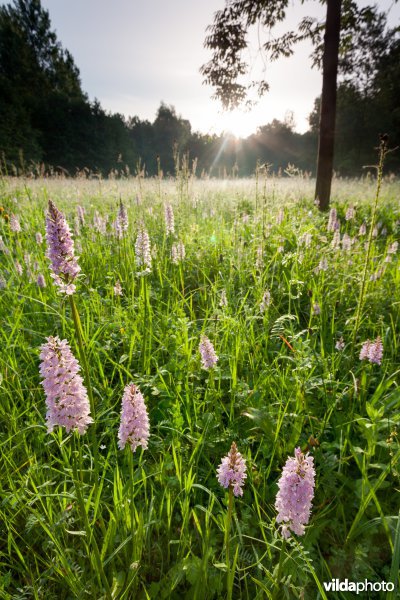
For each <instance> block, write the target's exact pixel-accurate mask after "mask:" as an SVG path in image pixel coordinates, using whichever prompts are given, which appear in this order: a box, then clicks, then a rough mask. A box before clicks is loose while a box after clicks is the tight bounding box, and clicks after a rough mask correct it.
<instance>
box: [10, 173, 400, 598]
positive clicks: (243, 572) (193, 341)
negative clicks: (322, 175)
mask: <svg viewBox="0 0 400 600" xmlns="http://www.w3.org/2000/svg"><path fill="white" fill-rule="evenodd" d="M376 187H377V182H376V179H375V178H374V177H370V178H368V177H365V178H363V179H360V180H358V181H356V180H353V181H344V180H340V179H336V180H334V183H333V195H332V205H331V206H332V209H333V210H331V212H330V213H321V212H319V211H318V210H317V208H316V207H315V205H314V202H313V181H311V180H309V179H307V178H302V177H283V178H278V177H272V176H271V177H270V176H267V175H266V174H259V175H258V177H257V178H254V179H249V180H225V181H214V180H208V181H207V180H204V181H201V180H197V179H195V178H194V177H192V176H191V174H190V173H187V172H184V171H182V172H180V173H178V175H177V176H176V178H175V179H169V180H163V179H161V177H160V178H155V179H145V178H133V177H131V178H127V179H115V180H89V179H84V178H82V179H63V178H59V179H57V178H53V179H51V178H49V179H44V178H42V179H35V180H31V179H25V180H23V179H17V178H9V177H6V178H3V179H1V181H0V197H1V200H0V205H1V207H2V209H1V215H0V235H1V242H0V265H1V272H0V314H1V331H0V336H1V346H0V348H1V354H0V398H1V401H0V411H1V425H0V447H1V456H0V461H1V462H0V465H1V479H0V597H1V598H4V599H13V600H22V599H28V598H29V599H30V598H34V599H41V598H46V600H53V599H54V600H60V599H73V598H79V599H85V598H91V599H96V600H99V599H101V598H108V599H109V598H115V599H119V600H129V599H136V598H137V599H140V600H142V599H143V600H145V599H163V598H165V599H167V598H172V599H175V598H188V599H197V600H207V599H210V600H211V599H219V598H234V599H245V600H255V599H262V598H269V599H274V600H281V599H285V598H287V599H290V598H298V599H303V598H304V599H307V600H308V599H312V600H313V599H317V598H338V599H340V598H343V599H344V598H349V594H348V593H345V592H341V591H339V590H336V591H330V592H328V591H326V589H325V586H324V585H323V584H324V582H329V581H331V580H332V579H334V578H337V579H339V580H340V581H344V580H345V578H348V579H349V580H350V581H364V580H368V581H369V582H373V583H374V582H375V583H380V582H391V583H392V586H391V587H392V589H391V590H389V591H388V592H387V594H386V593H384V594H383V593H382V592H379V591H377V590H378V588H375V590H376V591H367V592H365V593H364V594H360V597H364V598H380V597H386V598H389V599H391V600H394V599H395V598H396V597H398V595H397V594H398V585H399V561H400V524H399V457H400V444H399V407H400V391H399V372H400V361H399V347H398V346H399V330H400V314H399V303H400V270H399V252H398V241H399V238H400V204H399V197H400V185H399V183H398V181H396V180H395V179H393V178H386V179H385V178H384V179H383V181H382V187H381V189H380V192H379V197H377V194H376ZM49 199H51V200H52V201H53V202H54V205H55V206H56V207H57V208H58V209H59V210H60V211H61V212H62V213H63V215H64V216H65V219H66V221H67V222H68V223H69V226H70V228H71V230H72V232H73V239H74V244H75V255H76V256H77V257H78V258H77V261H78V263H79V266H80V268H81V272H80V273H79V275H78V276H77V277H76V278H75V279H74V285H75V286H76V291H75V293H74V294H72V295H66V294H65V293H60V291H59V288H58V287H57V285H55V282H54V280H53V279H52V277H51V270H50V267H51V263H50V261H49V259H48V258H47V257H46V246H47V243H46V234H45V233H46V232H45V226H46V213H47V211H48V201H49ZM122 207H123V208H122ZM121 211H122V217H123V218H122V219H121ZM171 215H172V216H171ZM143 231H146V233H147V235H148V238H147V239H148V242H149V250H150V258H149V257H148V255H147V258H146V259H145V260H144V259H143V260H142V261H141V260H140V247H139V246H140V245H139V244H138V235H139V234H140V233H141V234H143ZM38 234H39V235H38ZM142 258H143V257H142ZM146 261H147V262H146ZM150 261H151V264H150ZM71 299H73V300H71ZM49 336H54V337H56V336H58V337H59V338H60V340H68V343H69V345H70V347H71V350H72V353H73V354H74V356H75V357H76V358H77V360H79V361H80V364H81V367H82V370H81V375H82V377H83V381H84V385H85V386H86V387H89V386H90V389H89V396H90V402H91V417H92V418H93V423H92V424H90V425H89V426H88V428H87V431H86V432H85V433H84V434H83V435H79V433H78V432H76V431H74V430H72V431H70V432H69V433H67V432H66V430H65V428H62V427H58V426H56V427H54V430H53V431H52V432H50V433H49V432H48V427H47V424H46V396H45V392H44V389H43V386H42V385H41V382H42V381H43V377H41V375H40V371H39V368H40V363H41V359H40V352H41V347H42V346H43V344H45V343H46V339H47V338H48V337H49ZM204 336H206V337H207V338H208V340H209V341H210V342H211V344H212V345H213V348H214V350H215V354H216V356H217V357H218V360H217V362H214V364H212V365H211V366H208V367H207V366H205V365H204V361H203V360H202V355H201V353H200V351H199V346H200V344H201V342H202V339H203V340H204ZM368 341H369V344H367V345H366V343H367V342H368ZM380 343H382V347H381V349H380V351H379V348H378V346H379V344H380ZM376 344H377V346H376ZM372 347H374V348H375V350H376V353H375V355H372V354H371V348H372ZM360 354H361V358H360ZM131 382H132V383H134V384H135V386H137V388H138V389H140V392H141V394H142V395H143V398H144V402H145V405H146V407H147V410H148V416H149V423H150V435H149V438H148V446H147V448H143V446H138V447H137V448H136V450H135V452H132V450H131V448H130V447H129V445H126V446H125V448H124V449H123V450H122V449H120V447H119V445H118V432H119V427H120V416H121V401H122V396H123V394H124V390H125V388H126V386H127V385H128V384H130V383H131ZM232 442H235V443H236V445H237V448H238V451H239V452H240V453H241V455H242V457H243V459H244V460H245V462H246V468H247V471H246V474H247V478H246V479H245V480H244V482H243V489H242V491H243V495H242V496H240V495H236V494H235V495H234V496H233V493H232V487H229V488H225V487H223V486H222V485H220V483H219V481H218V478H217V468H218V466H219V465H220V463H221V460H222V458H223V457H224V456H226V455H227V453H228V451H229V449H230V448H231V444H232ZM296 448H300V449H301V451H302V453H303V454H304V456H306V455H307V453H309V456H310V457H311V456H312V457H313V459H314V466H315V494H314V497H313V500H312V509H311V516H310V520H309V522H308V523H306V526H305V533H304V535H296V534H295V533H292V535H290V537H288V538H287V539H286V538H285V537H284V536H283V535H282V527H281V526H282V523H279V522H277V520H276V518H277V510H276V508H275V502H276V496H277V492H278V482H279V480H280V477H281V475H282V469H283V467H284V465H285V463H286V461H287V459H288V457H291V456H294V452H295V449H296ZM382 594H383V595H382ZM351 597H354V596H351Z"/></svg>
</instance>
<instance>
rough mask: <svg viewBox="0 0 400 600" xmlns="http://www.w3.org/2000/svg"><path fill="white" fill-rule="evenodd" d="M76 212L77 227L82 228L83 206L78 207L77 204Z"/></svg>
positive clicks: (83, 218) (83, 219) (83, 221)
mask: <svg viewBox="0 0 400 600" xmlns="http://www.w3.org/2000/svg"><path fill="white" fill-rule="evenodd" d="M76 212H77V217H78V221H79V225H82V226H83V225H84V224H85V209H84V208H83V206H80V205H79V204H78V206H77V207H76Z"/></svg>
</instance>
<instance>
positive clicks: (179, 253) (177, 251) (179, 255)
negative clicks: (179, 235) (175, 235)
mask: <svg viewBox="0 0 400 600" xmlns="http://www.w3.org/2000/svg"><path fill="white" fill-rule="evenodd" d="M185 256H186V252H185V245H184V243H183V242H182V241H181V240H179V242H178V243H177V244H172V248H171V260H172V262H173V263H174V265H177V264H178V263H180V262H182V261H184V260H185Z"/></svg>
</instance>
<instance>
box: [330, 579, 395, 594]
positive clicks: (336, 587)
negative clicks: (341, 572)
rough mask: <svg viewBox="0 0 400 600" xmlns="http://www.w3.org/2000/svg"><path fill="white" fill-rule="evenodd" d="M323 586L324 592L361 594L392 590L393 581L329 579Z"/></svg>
mask: <svg viewBox="0 0 400 600" xmlns="http://www.w3.org/2000/svg"><path fill="white" fill-rule="evenodd" d="M323 584H324V588H325V591H326V592H355V593H356V594H362V593H363V592H393V590H394V583H392V582H390V581H388V582H386V581H374V582H373V581H368V580H367V579H365V580H364V581H349V580H348V579H345V580H344V581H341V580H340V579H332V580H331V581H324V582H323Z"/></svg>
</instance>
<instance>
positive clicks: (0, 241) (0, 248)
mask: <svg viewBox="0 0 400 600" xmlns="http://www.w3.org/2000/svg"><path fill="white" fill-rule="evenodd" d="M0 251H1V252H4V254H10V251H9V249H8V248H7V246H6V245H5V243H4V240H3V238H2V237H1V235H0Z"/></svg>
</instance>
